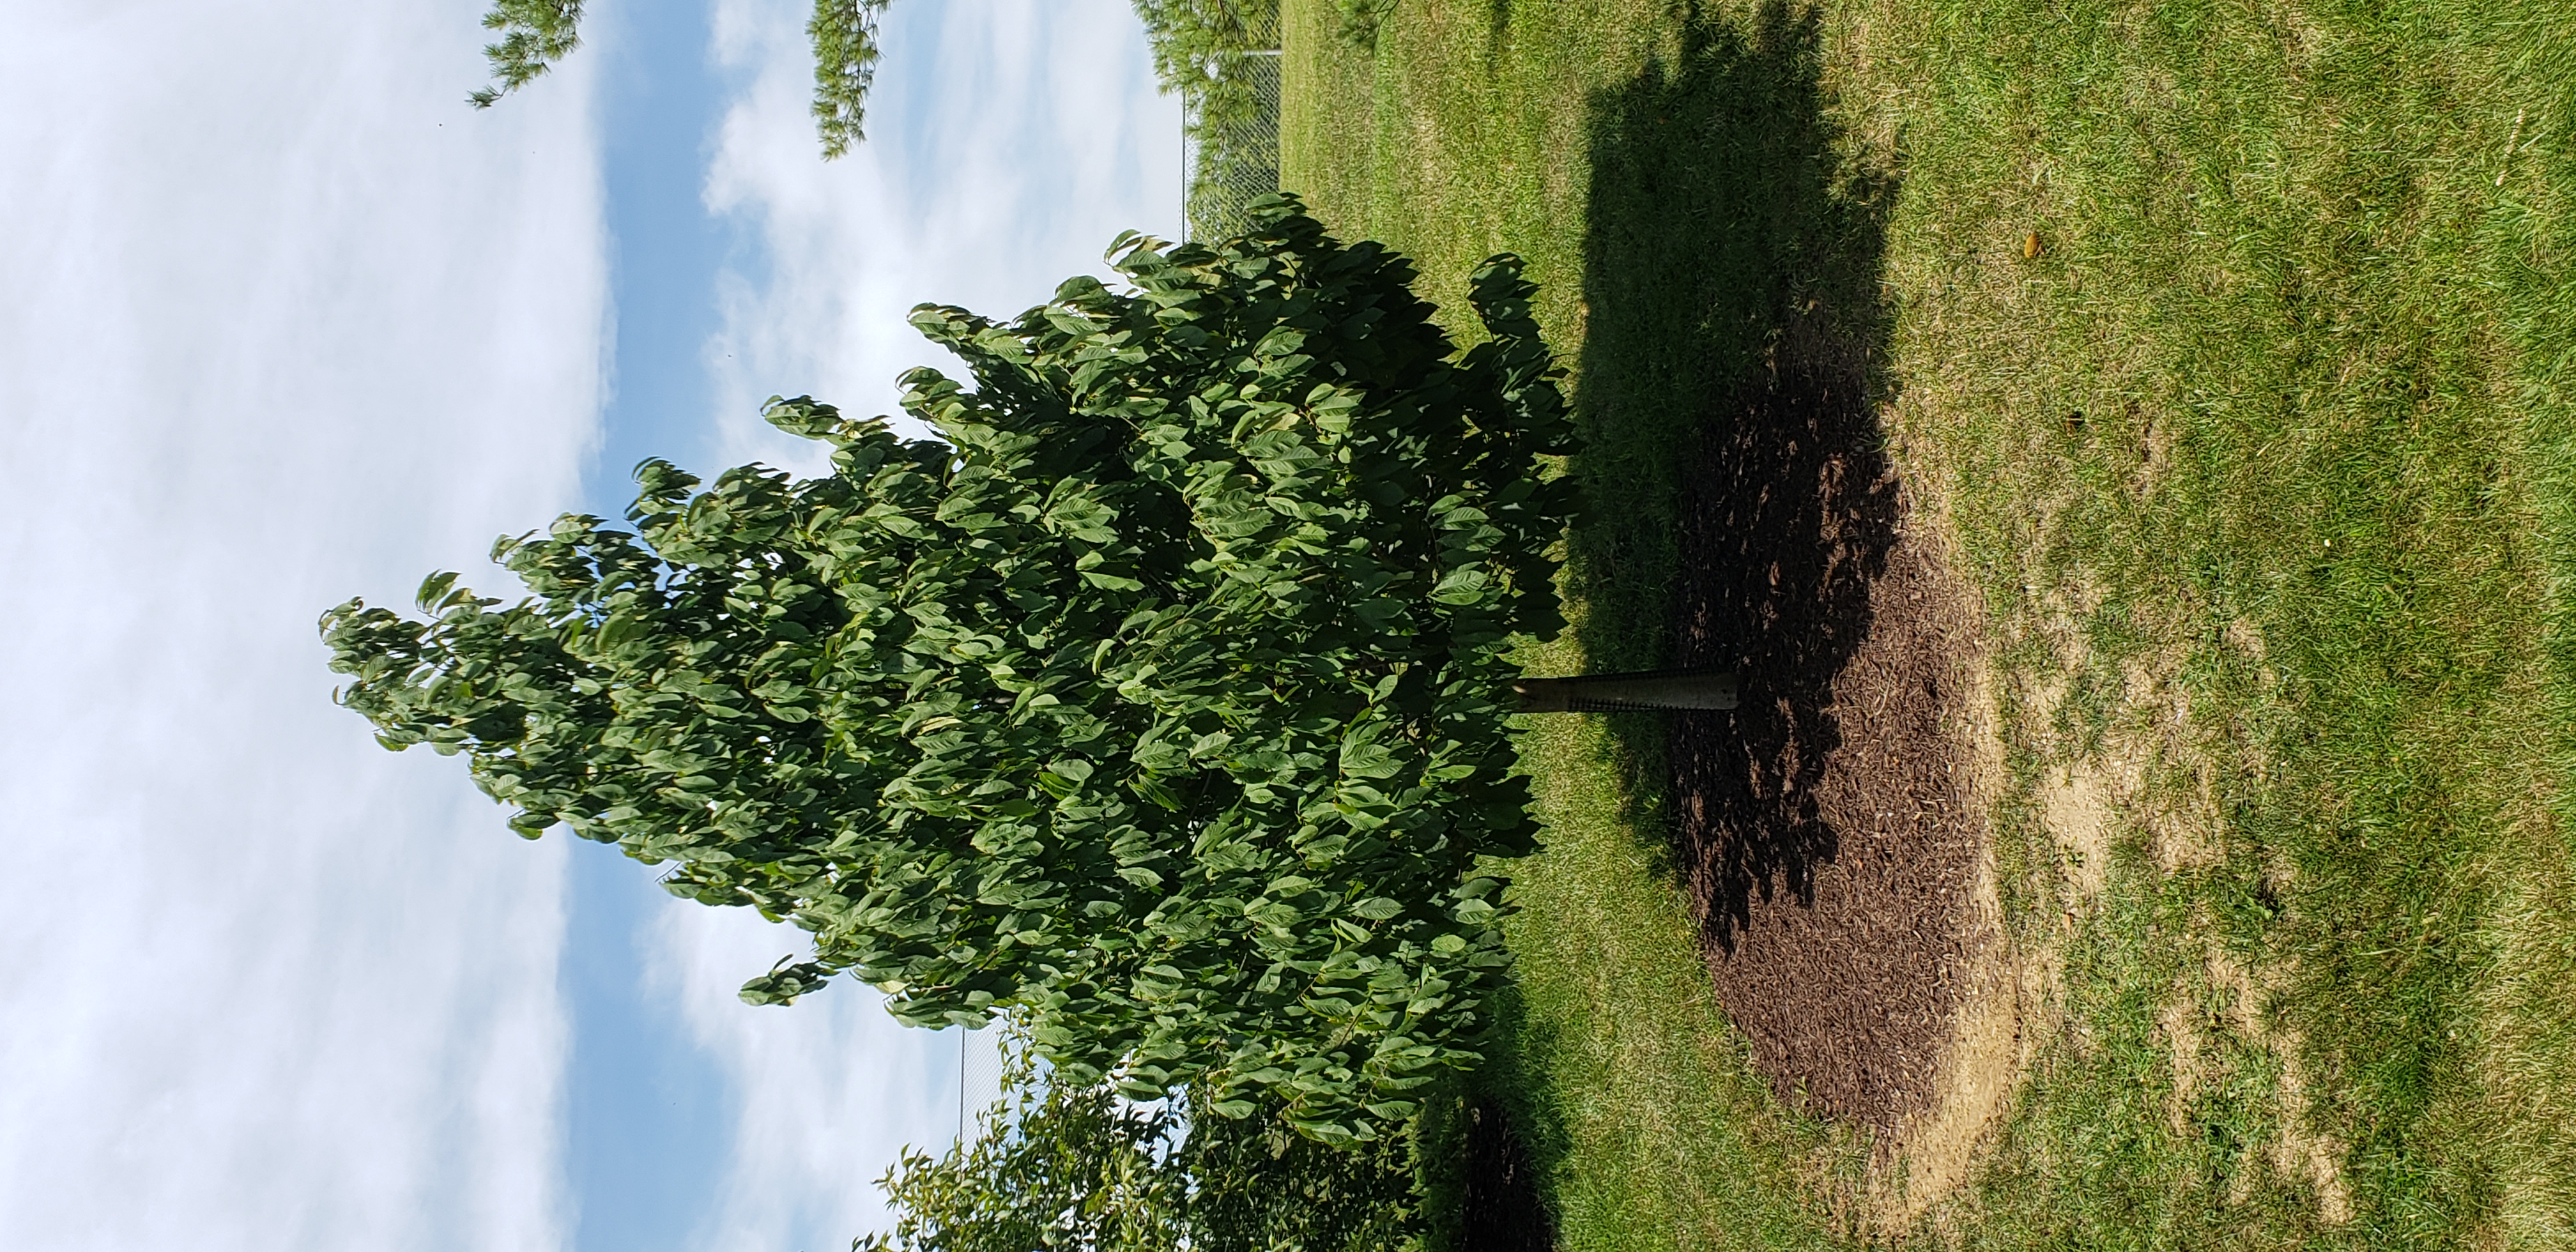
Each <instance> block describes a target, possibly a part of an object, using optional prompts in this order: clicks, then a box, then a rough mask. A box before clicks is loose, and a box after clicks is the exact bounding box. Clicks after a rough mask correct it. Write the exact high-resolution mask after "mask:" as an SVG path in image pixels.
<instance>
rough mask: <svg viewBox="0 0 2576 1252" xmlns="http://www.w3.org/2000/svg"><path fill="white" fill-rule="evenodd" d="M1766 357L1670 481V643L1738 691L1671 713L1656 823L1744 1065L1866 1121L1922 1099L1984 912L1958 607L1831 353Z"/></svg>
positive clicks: (1971, 647)
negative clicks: (1675, 570) (1724, 703)
mask: <svg viewBox="0 0 2576 1252" xmlns="http://www.w3.org/2000/svg"><path fill="white" fill-rule="evenodd" d="M1815 355H1817V356H1827V355H1829V354H1821V353H1819V354H1815ZM1783 356H1784V357H1789V358H1790V359H1789V360H1787V361H1785V362H1784V363H1783V364H1782V365H1781V366H1780V367H1779V368H1778V369H1777V371H1776V372H1774V373H1773V374H1772V375H1770V376H1769V377H1768V378H1766V379H1765V380H1764V382H1763V383H1762V384H1761V385H1760V386H1758V387H1755V388H1753V389H1751V390H1749V391H1748V392H1747V393H1746V394H1744V395H1742V396H1741V397H1740V398H1739V400H1738V402H1737V404H1736V406H1735V411H1734V412H1731V413H1719V414H1716V415H1714V417H1715V419H1716V420H1714V421H1712V422H1711V424H1710V426H1709V427H1708V429H1709V431H1710V434H1709V435H1708V439H1709V441H1710V442H1709V445H1708V446H1707V447H1706V448H1704V449H1703V451H1702V461H1701V464H1700V465H1699V466H1698V467H1697V471H1696V473H1694V474H1693V475H1692V476H1691V480H1690V485H1689V487H1688V488H1687V491H1688V495H1687V496H1686V498H1685V501H1684V504H1685V513H1684V518H1685V522H1684V526H1685V530H1684V534H1683V537H1682V542H1683V545H1684V547H1683V563H1684V568H1685V569H1686V571H1687V573H1686V574H1685V583H1684V585H1683V586H1682V587H1680V588H1678V589H1677V591H1678V593H1679V594H1678V598H1677V615H1678V621H1677V623H1676V625H1677V639H1676V649H1677V655H1676V658H1675V659H1676V661H1677V663H1679V664H1683V665H1689V666H1708V667H1732V668H1734V669H1736V670H1737V671H1738V673H1739V674H1740V675H1741V678H1742V682H1743V690H1744V697H1743V704H1742V706H1741V707H1739V708H1738V709H1736V710H1734V711H1733V712H1731V713H1680V714H1673V715H1672V722H1671V730H1670V759H1671V766H1672V788H1673V790H1672V799H1673V802H1674V812H1675V822H1674V831H1673V835H1674V839H1675V841H1676V845H1677V846H1676V852H1677V854H1678V860H1679V867H1680V869H1681V870H1682V872H1683V875H1684V878H1685V881H1686V882H1687V884H1688V886H1689V888H1690V890H1691V892H1692V894H1693V896H1694V899H1695V903H1696V904H1697V906H1698V908H1699V910H1700V914H1701V917H1702V920H1703V927H1704V929H1703V934H1704V936H1705V941H1706V946H1707V959H1708V965H1709V971H1710V974H1711V976H1712V977H1713V978H1714V980H1715V982H1716V987H1717V995H1718V999H1719V1001H1720V1002H1721V1003H1722V1004H1723V1006H1724V1007H1725V1010H1726V1012H1727V1015H1728V1016H1729V1017H1730V1018H1731V1019H1732V1020H1733V1021H1734V1022H1735V1024H1736V1025H1737V1027H1738V1028H1740V1029H1741V1030H1743V1031H1744V1033H1745V1034H1746V1035H1747V1036H1748V1037H1749V1038H1750V1040H1751V1043H1752V1052H1753V1058H1754V1062H1755V1064H1756V1065H1757V1066H1758V1067H1759V1068H1760V1069H1761V1071H1762V1072H1763V1073H1764V1074H1766V1075H1767V1076H1769V1078H1770V1079H1771V1081H1772V1083H1773V1085H1774V1086H1775V1088H1776V1089H1777V1090H1778V1092H1779V1093H1780V1095H1781V1097H1782V1098H1783V1099H1785V1100H1788V1101H1791V1102H1793V1103H1803V1104H1804V1105H1805V1107H1807V1108H1809V1109H1810V1110H1813V1111H1816V1112H1819V1113H1823V1114H1826V1115H1829V1116H1833V1117H1837V1118H1843V1119H1848V1120H1850V1121H1853V1122H1857V1123H1860V1124H1862V1125H1865V1126H1867V1127H1870V1128H1871V1129H1873V1130H1874V1131H1878V1132H1881V1133H1882V1134H1883V1135H1884V1134H1890V1133H1893V1132H1896V1131H1898V1130H1899V1129H1900V1128H1901V1127H1903V1126H1904V1125H1905V1124H1906V1123H1907V1122H1908V1121H1909V1119H1915V1118H1919V1117H1921V1116H1922V1115H1924V1114H1926V1113H1928V1112H1930V1111H1931V1110H1932V1106H1933V1105H1934V1103H1935V1102H1936V1100H1937V1099H1938V1097H1939V1095H1940V1078H1941V1074H1940V1066H1941V1063H1942V1060H1943V1054H1944V1050H1945V1047H1947V1046H1948V1044H1949V1042H1950V1040H1951V1038H1952V1036H1953V1025H1954V1021H1955V1020H1956V1018H1957V1016H1958V1010H1959V1009H1960V1007H1961V1004H1962V1000H1963V997H1964V996H1965V995H1966V994H1967V993H1968V991H1969V990H1970V989H1971V988H1970V986H1969V984H1970V982H1971V981H1972V979H1973V977H1974V967H1975V965H1976V964H1977V962H1978V960H1979V959H1980V957H1981V956H1983V955H1984V954H1985V944H1984V943H1983V942H1982V940H1981V934H1982V933H1983V932H1985V931H1987V930H1989V929H1990V927H1989V926H1988V925H1987V924H1985V923H1986V919H1985V918H1982V917H1981V916H1980V914H1981V910H1980V909H1979V908H1978V907H1977V901H1976V899H1975V896H1976V894H1977V890H1976V889H1977V878H1978V873H1979V870H1980V858H1981V856H1982V855H1983V852H1984V845H1985V840H1986V831H1985V829H1984V821H1985V817H1984V810H1983V806H1982V805H1981V804H1980V803H1979V802H1978V797H1977V790H1978V787H1977V783H1976V782H1975V780H1974V777H1973V775H1974V773H1975V771H1976V769H1977V767H1978V761H1977V759H1976V754H1975V752H1974V750H1973V748H1972V746H1971V743H1970V740H1971V735H1970V734H1969V732H1968V730H1967V724H1968V722H1967V719H1968V718H1969V717H1970V716H1971V715H1972V714H1971V712H1970V710H1969V705H1970V704H1971V703H1972V701H1971V688H1972V684H1974V683H1975V682H1977V681H1978V676H1979V673H1980V669H1979V665H1980V655H1979V651H1978V615H1977V612H1976V610H1975V602H1974V600H1973V598H1972V597H1971V595H1970V593H1969V592H1968V591H1967V590H1966V588H1965V587H1964V586H1963V585H1962V584H1961V583H1960V582H1959V580H1958V579H1957V577H1956V576H1955V575H1953V574H1952V573H1951V572H1950V571H1949V569H1948V567H1947V564H1946V562H1945V561H1944V559H1943V556H1942V548H1941V546H1940V545H1939V543H1938V542H1937V538H1936V537H1935V536H1934V535H1932V534H1931V533H1930V531H1929V529H1928V528H1927V527H1922V526H1918V525H1915V524H1913V520H1914V519H1912V518H1911V517H1910V516H1909V513H1910V511H1911V510H1912V508H1913V504H1914V502H1913V501H1912V500H1910V499H1909V496H1908V493H1907V491H1906V490H1905V489H1904V488H1903V486H1902V485H1901V484H1900V483H1899V481H1898V479H1897V477H1896V474H1895V473H1894V470H1893V467H1892V466H1891V464H1890V462H1889V460H1888V458H1887V456H1886V454H1885V452H1884V451H1883V447H1884V437H1883V435H1882V434H1881V432H1880V430H1879V428H1878V424H1877V419H1876V414H1875V411H1874V409H1873V407H1872V406H1871V405H1870V403H1869V402H1868V400H1867V398H1866V395H1865V388H1864V387H1863V386H1862V385H1861V384H1862V379H1861V378H1860V377H1859V376H1858V374H1857V371H1855V370H1853V369H1851V368H1848V367H1845V366H1840V365H1836V364H1832V363H1830V362H1829V363H1826V364H1801V363H1798V362H1797V361H1796V359H1795V357H1794V356H1792V355H1791V354H1789V353H1784V354H1783Z"/></svg>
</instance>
